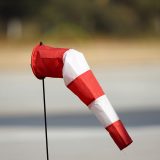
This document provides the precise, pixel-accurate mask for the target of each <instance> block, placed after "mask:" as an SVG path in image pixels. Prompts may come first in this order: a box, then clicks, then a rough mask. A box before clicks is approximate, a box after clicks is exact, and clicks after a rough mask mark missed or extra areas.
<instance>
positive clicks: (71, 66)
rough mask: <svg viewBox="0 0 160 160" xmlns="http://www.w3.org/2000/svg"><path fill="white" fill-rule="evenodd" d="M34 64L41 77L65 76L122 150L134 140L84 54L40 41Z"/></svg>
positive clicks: (35, 73) (34, 55)
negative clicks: (50, 45)
mask: <svg viewBox="0 0 160 160" xmlns="http://www.w3.org/2000/svg"><path fill="white" fill-rule="evenodd" d="M31 67H32V70H33V73H34V75H35V76H36V77H37V78H38V79H43V78H45V77H53V78H63V79H64V83H65V85H66V86H67V88H69V89H70V90H71V91H72V92H73V93H74V94H75V95H77V96H78V97H79V99H80V100H81V101H82V102H83V103H84V104H86V105H87V106H88V108H89V109H90V110H91V111H92V112H93V113H94V114H95V116H96V117H97V119H98V120H99V121H100V122H101V124H102V125H103V126H104V128H105V129H106V130H107V131H108V132H109V134H110V135H111V137H112V138H113V140H114V142H115V143H116V144H117V146H118V147H119V149H120V150H122V149H124V148H125V147H127V146H128V145H129V144H131V143H132V139H131V138H130V136H129V135H128V133H127V131H126V129H125V127H124V125H123V123H122V121H121V120H120V119H119V117H118V116H117V114H116V112H115V111H114V109H113V107H112V105H111V104H110V102H109V100H108V98H107V96H106V95H105V93H104V91H103V90H102V88H101V86H100V84H99V83H98V81H97V79H96V78H95V76H94V74H93V72H92V71H91V69H90V67H89V66H88V64H87V62H86V60H85V58H84V56H83V54H82V53H80V52H78V51H77V50H74V49H68V48H54V47H49V46H46V45H43V44H42V43H40V44H39V45H37V46H36V47H35V48H34V49H33V52H32V56H31Z"/></svg>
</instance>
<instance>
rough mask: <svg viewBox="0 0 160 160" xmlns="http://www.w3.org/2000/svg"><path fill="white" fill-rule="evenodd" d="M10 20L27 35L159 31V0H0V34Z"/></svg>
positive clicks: (5, 30) (5, 29)
mask: <svg viewBox="0 0 160 160" xmlns="http://www.w3.org/2000/svg"><path fill="white" fill-rule="evenodd" d="M13 20H17V21H18V22H19V23H20V25H21V26H22V32H24V34H25V33H27V35H28V34H33V33H35V34H36V33H37V34H55V33H58V34H73V33H79V34H83V33H86V34H106V35H107V34H108V35H129V36H130V35H134V34H145V33H151V34H156V35H160V0H13V1H12V0H0V33H1V35H4V36H5V35H6V34H7V30H9V29H10V30H11V31H12V29H13V28H15V29H16V25H13V24H14V23H11V22H12V21H13ZM13 22H14V21H13ZM9 24H12V25H9ZM9 26H10V27H9ZM13 26H14V27H13ZM8 28H9V29H8ZM11 33H12V32H11Z"/></svg>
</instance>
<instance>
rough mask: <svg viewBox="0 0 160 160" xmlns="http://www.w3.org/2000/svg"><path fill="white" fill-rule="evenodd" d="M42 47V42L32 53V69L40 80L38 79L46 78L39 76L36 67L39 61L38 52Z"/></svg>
mask: <svg viewBox="0 0 160 160" xmlns="http://www.w3.org/2000/svg"><path fill="white" fill-rule="evenodd" d="M40 46H42V42H40V43H39V44H38V45H36V46H35V47H34V48H33V51H32V56H31V68H32V71H33V73H34V75H35V76H36V77H37V78H38V79H44V78H45V77H42V76H40V75H39V74H38V72H37V65H36V59H37V56H38V52H39V51H38V50H39V48H40Z"/></svg>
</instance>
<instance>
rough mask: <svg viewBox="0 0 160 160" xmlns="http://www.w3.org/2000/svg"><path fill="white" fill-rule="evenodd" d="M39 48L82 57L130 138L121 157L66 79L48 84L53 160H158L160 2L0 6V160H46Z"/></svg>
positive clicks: (37, 1) (44, 0)
mask: <svg viewBox="0 0 160 160" xmlns="http://www.w3.org/2000/svg"><path fill="white" fill-rule="evenodd" d="M40 41H42V42H43V43H44V44H47V45H50V46H56V47H68V48H74V49H77V50H79V51H81V52H83V53H84V55H85V57H86V59H87V61H88V63H89V65H90V66H91V68H92V70H93V72H94V73H95V76H96V77H97V79H98V81H99V82H100V84H101V86H102V88H103V89H104V91H105V92H106V94H107V96H108V98H109V99H110V101H111V103H112V105H113V107H114V109H115V110H116V111H117V113H118V115H119V117H120V118H121V120H122V121H123V122H124V124H125V125H126V128H127V130H128V132H129V133H130V135H131V137H132V138H133V141H134V142H133V144H131V145H130V146H129V147H128V148H126V149H125V150H124V151H122V152H121V151H119V149H118V148H117V146H116V145H115V144H114V142H113V140H112V139H111V137H110V136H109V134H108V133H106V131H105V130H104V129H103V127H102V126H101V125H100V124H99V122H98V120H97V119H96V118H95V116H94V115H92V113H91V112H90V111H89V110H88V108H87V107H86V106H85V105H84V104H83V103H82V102H81V101H80V100H79V99H78V98H77V97H76V96H75V95H73V94H72V93H71V92H70V91H69V90H68V89H67V88H66V87H65V86H64V83H63V80H62V79H51V78H46V79H45V83H46V102H47V117H48V135H49V137H48V138H49V152H50V159H57V160H64V159H65V160H72V159H74V160H75V159H76V160H82V159H83V160H89V159H92V160H97V159H99V158H100V159H101V160H102V159H123V160H125V159H126V160H133V159H134V160H135V159H139V157H140V158H141V159H142V160H150V159H152V160H154V159H155V160H157V159H159V158H160V154H159V146H160V138H159V135H160V1H159V0H153V1H151V0H140V1H139V0H130V1H129V0H81V1H76V0H14V1H10V0H1V1H0V155H1V159H3V160H28V159H35V160H44V159H46V155H45V154H46V152H45V132H44V121H43V101H42V82H41V81H40V80H38V79H36V78H35V77H34V75H33V73H32V71H31V68H30V56H31V52H32V49H33V47H34V46H35V45H36V44H37V43H39V42H40Z"/></svg>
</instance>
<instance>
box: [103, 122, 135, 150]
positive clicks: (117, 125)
mask: <svg viewBox="0 0 160 160" xmlns="http://www.w3.org/2000/svg"><path fill="white" fill-rule="evenodd" d="M106 130H107V131H108V132H109V134H110V135H111V137H112V138H113V140H114V142H115V143H116V144H117V146H118V147H119V149H120V150H122V149H124V148H126V147H127V146H128V145H130V144H131V143H132V142H133V141H132V139H131V137H130V136H129V134H128V133H127V131H126V129H125V128H124V125H123V123H122V122H121V120H118V121H116V122H114V123H112V124H111V125H109V126H108V127H106Z"/></svg>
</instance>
